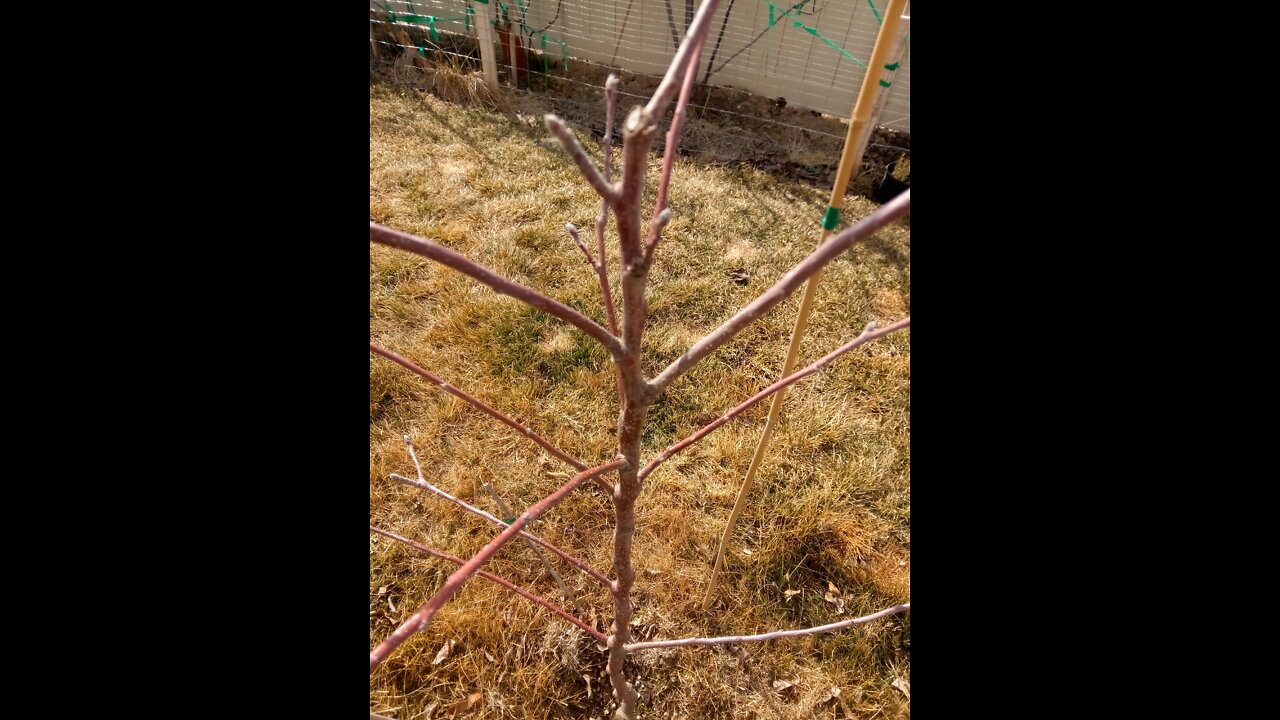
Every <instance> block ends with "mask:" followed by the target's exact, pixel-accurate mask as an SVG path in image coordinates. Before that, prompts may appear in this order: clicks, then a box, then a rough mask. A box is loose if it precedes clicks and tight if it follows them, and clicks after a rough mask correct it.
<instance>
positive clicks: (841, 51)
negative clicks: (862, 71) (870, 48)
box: [794, 20, 867, 67]
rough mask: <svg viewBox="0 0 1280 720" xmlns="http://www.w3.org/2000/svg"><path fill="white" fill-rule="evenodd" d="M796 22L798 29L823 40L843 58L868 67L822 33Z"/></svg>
mask: <svg viewBox="0 0 1280 720" xmlns="http://www.w3.org/2000/svg"><path fill="white" fill-rule="evenodd" d="M794 22H795V24H796V27H798V28H800V29H801V30H803V31H805V32H807V33H809V34H810V35H812V36H814V37H816V38H818V39H819V40H821V41H822V42H824V43H826V44H828V45H830V46H831V47H832V48H834V49H835V50H836V51H837V52H839V53H840V54H841V55H843V56H845V57H847V58H849V59H850V60H852V61H854V62H856V63H858V64H859V65H861V66H862V67H867V64H866V63H864V62H862V61H861V60H859V59H858V58H856V57H854V56H852V55H850V54H849V53H848V52H847V51H845V49H844V48H842V47H840V46H839V45H837V44H835V43H833V42H831V41H830V40H828V39H827V38H826V37H825V36H824V35H822V33H820V32H818V31H817V30H815V29H813V28H811V27H809V26H808V25H805V24H804V23H802V22H800V21H799V20H795V21H794Z"/></svg>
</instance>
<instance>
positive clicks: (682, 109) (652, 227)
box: [644, 18, 727, 266]
mask: <svg viewBox="0 0 1280 720" xmlns="http://www.w3.org/2000/svg"><path fill="white" fill-rule="evenodd" d="M726 19H727V18H726ZM708 27H710V25H709V24H708ZM702 47H703V42H701V41H700V42H698V43H697V47H695V48H694V51H693V58H692V59H691V60H690V61H689V67H688V68H687V69H686V70H685V73H684V84H683V85H681V86H680V100H679V101H677V102H676V113H675V116H674V117H672V118H671V127H670V128H668V129H667V142H666V147H665V148H664V149H663V154H662V174H661V175H659V176H658V200H657V202H655V203H654V205H653V220H652V221H651V222H650V223H649V238H648V240H646V242H645V250H644V262H645V265H646V266H648V265H649V263H651V262H653V251H654V248H656V247H658V238H659V237H661V236H662V230H663V228H665V227H666V225H667V222H668V221H670V220H671V208H669V207H667V186H668V185H669V184H670V182H671V169H672V168H673V167H674V166H675V163H676V148H678V147H679V146H680V132H681V131H682V130H683V129H684V117H685V115H686V114H688V109H689V97H690V96H691V95H692V94H693V83H694V77H696V76H697V74H698V58H700V57H702ZM708 69H709V68H708Z"/></svg>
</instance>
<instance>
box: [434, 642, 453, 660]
mask: <svg viewBox="0 0 1280 720" xmlns="http://www.w3.org/2000/svg"><path fill="white" fill-rule="evenodd" d="M457 644H458V641H457V640H449V641H448V642H446V643H445V644H444V645H442V646H441V647H440V652H438V653H436V659H435V660H432V661H431V664H432V665H439V664H440V663H442V662H444V661H445V660H446V659H448V657H449V653H451V652H453V646H454V645H457Z"/></svg>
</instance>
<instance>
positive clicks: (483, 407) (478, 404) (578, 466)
mask: <svg viewBox="0 0 1280 720" xmlns="http://www.w3.org/2000/svg"><path fill="white" fill-rule="evenodd" d="M369 349H370V350H372V351H374V352H376V353H378V354H379V355H381V356H382V357H384V358H386V359H388V360H391V361H392V362H395V363H398V364H399V365H401V366H403V367H404V368H406V369H408V370H410V371H412V372H414V373H417V374H418V375H421V376H422V377H424V378H426V379H427V380H429V381H431V382H432V383H434V384H436V385H437V386H439V387H440V389H441V390H444V391H445V392H447V393H449V394H450V395H453V396H454V397H457V398H461V399H463V400H465V401H467V402H468V403H471V405H472V406H473V407H475V408H476V409H478V410H480V411H481V412H483V413H485V414H486V415H489V416H490V417H492V418H494V419H496V420H498V421H500V422H501V423H502V424H504V425H507V426H508V427H511V428H513V429H515V430H518V431H519V432H520V434H521V435H524V436H525V437H527V438H529V439H530V440H532V441H534V442H536V443H538V444H539V445H541V446H542V448H543V449H544V450H546V451H547V452H549V453H551V454H552V455H554V456H555V457H557V458H559V459H561V460H563V461H565V462H567V463H569V464H570V465H572V466H573V467H574V469H575V470H585V469H586V468H587V466H586V464H585V463H583V462H582V461H581V460H578V459H577V458H575V457H573V456H572V455H570V454H569V453H566V452H565V451H563V450H561V449H560V448H558V447H556V446H555V445H552V444H551V443H549V442H547V441H546V440H545V439H543V437H542V436H541V435H539V434H537V433H535V432H534V431H532V430H530V429H529V428H527V427H525V426H524V425H521V424H520V423H518V422H516V421H515V420H512V419H511V418H510V416H508V415H507V414H506V413H503V412H501V411H498V410H494V409H493V408H492V407H489V405H487V404H485V403H484V402H483V401H481V400H479V399H477V398H475V397H472V396H471V395H469V394H467V393H465V392H463V391H462V390H459V389H458V388H456V387H454V386H452V385H450V384H449V383H447V382H445V381H444V380H441V379H440V378H438V377H436V376H435V375H432V374H431V373H429V372H427V371H426V370H423V369H422V368H420V367H418V366H417V365H414V364H413V363H411V362H409V361H408V360H406V359H405V358H403V357H401V356H399V355H397V354H396V353H393V352H391V351H390V350H384V349H383V348H381V347H378V346H377V345H375V344H373V343H369Z"/></svg>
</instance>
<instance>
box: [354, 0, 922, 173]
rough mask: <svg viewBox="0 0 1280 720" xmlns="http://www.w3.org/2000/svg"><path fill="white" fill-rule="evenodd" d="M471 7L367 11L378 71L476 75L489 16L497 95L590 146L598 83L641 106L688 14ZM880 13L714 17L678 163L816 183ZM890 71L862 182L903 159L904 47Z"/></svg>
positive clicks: (546, 3)
mask: <svg viewBox="0 0 1280 720" xmlns="http://www.w3.org/2000/svg"><path fill="white" fill-rule="evenodd" d="M478 2H480V0H371V1H370V41H371V46H372V49H373V50H372V52H373V54H374V55H375V56H377V57H378V62H379V65H380V66H382V67H384V68H387V67H397V66H398V67H400V68H405V69H406V70H405V72H408V73H418V74H420V75H421V77H420V78H419V79H420V80H422V81H426V80H429V79H430V76H432V75H433V73H436V72H438V71H439V69H440V67H441V65H440V62H441V61H444V63H445V67H448V68H449V69H451V70H453V71H454V72H477V71H479V69H480V61H479V57H480V55H479V41H478V39H477V38H478V23H479V21H478V19H477V18H478V17H481V16H483V15H485V14H488V15H489V16H490V17H491V18H492V20H491V23H492V39H493V41H494V42H495V44H496V45H497V48H496V49H495V51H494V52H495V58H496V60H497V64H498V69H499V74H500V76H501V79H502V81H503V82H504V83H505V84H507V85H509V86H511V87H513V88H515V89H517V91H525V93H523V94H526V95H532V96H536V98H537V100H539V101H540V102H541V103H543V104H544V105H548V106H549V107H550V108H551V109H552V111H553V112H556V113H557V114H559V115H561V116H563V117H565V118H566V119H567V120H569V121H570V122H571V123H572V124H574V125H576V126H577V127H579V128H581V129H583V130H584V131H585V132H589V133H590V134H591V135H592V136H594V137H597V138H598V137H600V134H601V133H602V132H603V130H604V123H603V115H602V112H601V108H603V93H604V82H605V79H606V78H607V76H608V74H609V73H610V72H617V73H618V74H619V75H621V76H622V79H623V86H622V91H621V93H620V95H621V98H620V101H621V104H622V106H623V107H626V106H627V105H628V104H629V103H628V100H629V99H630V100H634V101H642V100H645V99H647V98H648V96H649V95H650V94H651V93H652V90H653V89H654V88H655V87H656V86H657V83H658V81H659V79H660V76H659V74H658V73H659V72H661V71H662V70H663V69H664V68H665V67H666V66H667V65H668V64H669V62H670V60H671V58H672V56H673V55H674V54H675V51H676V49H677V48H678V47H679V43H680V41H681V39H682V38H683V36H684V33H685V30H686V28H687V25H688V22H689V21H690V20H691V19H692V17H693V13H694V10H695V9H696V3H695V0H662V2H657V1H656V0H490V3H491V4H489V7H488V8H481V13H480V14H479V15H478V14H477V10H476V7H477V3H478ZM885 4H886V3H885V2H884V1H883V0H881V3H880V5H881V7H877V5H876V2H875V0H797V1H796V2H790V0H784V2H783V4H780V5H776V4H774V3H773V2H770V1H769V0H731V1H730V2H728V3H724V4H723V9H721V10H719V11H718V12H717V14H716V17H715V18H714V23H713V25H712V27H711V35H710V37H709V38H708V41H707V45H706V48H705V50H704V52H703V54H702V60H701V63H700V67H699V75H698V80H699V85H698V87H697V91H696V93H695V95H694V98H693V100H694V102H693V103H691V106H690V116H689V120H688V124H687V126H686V129H685V133H684V139H683V140H682V143H681V146H682V151H685V152H688V153H691V154H696V155H701V156H705V157H707V158H709V159H711V160H712V161H721V162H726V163H727V162H747V163H751V164H754V165H757V166H762V167H766V168H768V169H770V170H772V171H775V172H777V171H781V172H783V173H785V174H788V175H791V176H793V177H796V178H798V179H802V180H811V181H814V182H815V183H817V184H824V183H828V182H829V181H830V179H831V178H832V177H833V176H834V172H835V166H836V162H837V161H838V159H839V152H840V148H841V147H842V145H843V142H844V136H845V132H846V129H847V126H846V124H845V122H844V120H846V119H847V118H848V116H849V112H850V109H851V106H852V104H853V100H854V98H855V97H856V96H857V93H858V91H859V89H860V87H861V84H862V80H863V77H864V73H865V72H866V60H867V59H868V58H869V57H870V55H871V50H872V48H873V46H874V44H875V40H876V35H877V32H878V29H879V24H880V21H881V13H882V11H883V10H884V8H883V7H882V6H883V5H885ZM486 10H487V13H486V12H485V11H486ZM892 67H893V69H894V72H893V73H892V75H890V77H891V78H892V82H891V84H890V85H889V87H887V88H886V89H885V91H884V95H885V96H886V97H885V100H884V101H883V109H882V111H881V114H880V117H879V119H878V123H877V124H878V125H879V126H880V127H879V128H878V129H877V130H876V131H875V132H874V133H873V135H872V137H871V140H870V143H869V146H868V148H867V152H866V154H865V156H864V159H863V168H862V173H861V174H862V175H867V176H875V175H876V174H881V175H882V174H883V173H884V169H885V168H886V166H888V165H889V164H890V163H892V162H893V161H894V160H897V159H898V158H899V157H901V156H903V155H904V154H909V152H910V38H909V36H908V37H907V38H906V41H905V42H904V43H903V47H902V50H901V53H900V56H899V57H897V58H895V62H894V64H893V65H892ZM655 149H661V141H659V143H658V145H657V146H656V148H655ZM876 179H878V178H876ZM863 184H866V180H863ZM873 184H874V183H873ZM854 189H855V191H856V190H857V183H855V187H854ZM863 190H864V191H865V190H866V188H863Z"/></svg>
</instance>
